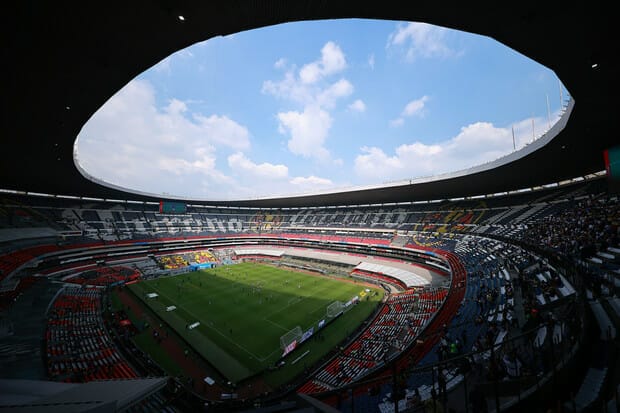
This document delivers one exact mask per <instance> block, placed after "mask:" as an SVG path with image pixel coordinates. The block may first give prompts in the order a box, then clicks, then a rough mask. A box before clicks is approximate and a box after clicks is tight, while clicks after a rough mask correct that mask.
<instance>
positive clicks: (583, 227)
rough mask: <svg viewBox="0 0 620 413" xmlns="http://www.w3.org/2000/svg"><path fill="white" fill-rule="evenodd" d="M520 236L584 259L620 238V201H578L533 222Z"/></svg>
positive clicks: (616, 244) (587, 199)
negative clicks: (569, 206)
mask: <svg viewBox="0 0 620 413" xmlns="http://www.w3.org/2000/svg"><path fill="white" fill-rule="evenodd" d="M521 239H522V240H524V241H525V242H527V243H529V244H534V245H543V246H545V247H547V248H550V249H552V250H554V251H557V252H558V253H559V254H562V255H564V256H569V257H570V256H576V257H581V258H582V259H585V258H588V257H591V256H592V255H595V254H596V253H597V252H599V251H606V250H607V248H608V247H617V246H618V245H619V240H620V200H619V199H618V197H610V196H605V195H603V196H598V197H588V198H586V199H582V200H580V201H576V202H575V204H574V205H573V206H572V207H571V208H567V209H565V210H563V211H561V212H560V213H558V214H554V215H553V216H546V217H543V218H541V219H540V220H538V221H536V222H534V223H532V224H530V225H529V226H528V229H527V231H524V232H523V233H522V234H521Z"/></svg>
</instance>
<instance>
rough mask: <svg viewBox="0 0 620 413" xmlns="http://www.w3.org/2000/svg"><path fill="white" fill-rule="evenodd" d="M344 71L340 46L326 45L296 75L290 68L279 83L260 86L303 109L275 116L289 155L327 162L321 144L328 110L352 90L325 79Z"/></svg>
mask: <svg viewBox="0 0 620 413" xmlns="http://www.w3.org/2000/svg"><path fill="white" fill-rule="evenodd" d="M346 67H347V61H346V57H345V55H344V53H343V52H342V50H341V49H340V46H338V45H337V44H336V43H334V42H332V41H329V42H327V43H325V45H324V46H323V48H322V49H321V58H320V59H318V60H315V61H313V62H310V63H307V64H305V65H303V66H302V67H301V69H300V70H299V71H297V70H296V67H295V66H291V67H290V68H289V70H287V71H286V73H285V74H284V78H283V79H281V80H280V81H272V80H266V81H265V82H263V87H262V92H263V93H267V94H271V95H273V96H275V97H277V98H281V99H286V100H290V101H292V102H294V103H297V104H300V105H302V106H303V110H299V109H296V110H289V111H281V112H279V113H278V114H277V119H278V130H279V131H280V133H282V134H284V135H288V136H289V140H288V142H287V147H288V149H289V150H290V151H291V152H292V153H293V154H295V155H300V156H303V157H305V158H314V159H317V160H320V161H323V162H324V161H328V160H329V159H330V157H331V154H330V152H329V150H328V149H327V148H326V147H325V143H326V140H327V137H328V135H329V130H330V128H331V126H332V123H333V118H332V116H331V114H330V113H329V112H328V110H330V109H333V108H334V107H335V106H336V104H337V103H338V101H339V100H341V99H342V98H345V97H347V96H350V95H351V94H352V93H353V91H354V87H353V85H352V84H351V82H349V81H348V80H347V79H346V78H340V79H338V80H337V81H330V80H328V78H329V77H330V76H333V75H335V74H338V73H340V72H342V71H343V70H344V69H346ZM362 103H363V102H362ZM357 107H358V108H359V104H358V106H357ZM334 162H336V161H334Z"/></svg>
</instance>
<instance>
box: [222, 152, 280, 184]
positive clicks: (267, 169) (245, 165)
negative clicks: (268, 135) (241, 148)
mask: <svg viewBox="0 0 620 413" xmlns="http://www.w3.org/2000/svg"><path fill="white" fill-rule="evenodd" d="M228 166H229V167H230V169H232V170H233V171H235V172H239V173H241V174H247V175H249V176H252V177H255V178H265V179H280V178H286V177H287V176H288V167H287V166H286V165H281V164H280V165H274V164H271V163H269V162H263V163H261V164H257V163H254V162H252V161H251V160H250V159H248V158H247V157H246V156H245V155H244V154H243V153H241V152H237V153H234V154H232V155H230V156H229V157H228Z"/></svg>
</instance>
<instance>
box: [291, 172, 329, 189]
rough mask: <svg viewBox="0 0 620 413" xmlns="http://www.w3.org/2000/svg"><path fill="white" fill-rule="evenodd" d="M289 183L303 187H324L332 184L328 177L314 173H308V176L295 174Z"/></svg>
mask: <svg viewBox="0 0 620 413" xmlns="http://www.w3.org/2000/svg"><path fill="white" fill-rule="evenodd" d="M290 183H291V184H293V185H297V186H303V187H325V186H331V185H333V184H334V183H333V182H332V181H331V180H330V179H327V178H319V177H318V176H314V175H310V176H308V177H304V176H296V177H295V178H293V179H291V180H290Z"/></svg>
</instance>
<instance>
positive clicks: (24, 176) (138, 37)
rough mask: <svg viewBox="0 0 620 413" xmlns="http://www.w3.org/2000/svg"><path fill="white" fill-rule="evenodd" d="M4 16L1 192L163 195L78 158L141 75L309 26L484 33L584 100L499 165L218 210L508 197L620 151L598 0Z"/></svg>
mask: <svg viewBox="0 0 620 413" xmlns="http://www.w3.org/2000/svg"><path fill="white" fill-rule="evenodd" d="M610 4H611V3H610ZM4 16H5V18H4V22H3V25H2V39H3V51H4V57H5V59H4V61H5V64H4V68H5V70H4V71H3V76H2V82H3V87H2V99H3V111H2V112H3V122H2V126H3V129H4V131H3V136H2V140H1V143H0V145H1V146H0V148H1V149H2V160H1V162H0V188H2V189H12V190H19V191H28V192H38V193H50V194H64V195H76V196H84V197H94V198H106V199H133V200H151V201H153V200H158V199H160V197H158V196H149V195H146V194H136V193H130V192H128V191H127V190H123V189H121V188H116V189H115V188H110V187H105V186H102V185H99V184H97V183H94V182H92V181H91V180H89V179H86V178H84V177H83V176H82V174H81V173H80V172H79V171H78V169H77V168H76V166H75V163H74V159H73V151H74V145H73V144H74V141H75V138H76V137H77V135H78V132H79V131H80V129H81V127H82V125H83V124H84V123H85V122H86V121H87V120H88V119H89V118H90V116H91V115H92V114H93V113H94V112H95V111H96V110H97V109H98V108H99V107H100V106H101V105H102V104H103V103H104V102H105V101H106V100H107V99H109V98H110V97H111V96H112V95H113V94H115V93H116V92H117V91H118V90H119V89H120V88H122V87H123V86H124V85H125V84H127V83H128V82H129V81H130V80H131V79H133V78H134V77H135V76H137V75H138V74H139V73H141V72H142V71H144V70H146V69H147V68H149V67H150V66H152V65H154V64H155V63H157V62H159V61H160V60H161V59H163V58H165V57H166V56H168V55H170V54H171V53H173V52H175V51H177V50H180V49H182V48H185V47H187V46H189V45H191V44H193V43H196V42H199V41H204V40H206V39H209V38H211V37H214V36H218V35H227V34H231V33H235V32H239V31H242V30H248V29H252V28H258V27H263V26H267V25H273V24H278V23H283V22H289V21H297V20H314V19H330V18H350V17H356V18H376V19H391V20H410V21H420V22H427V23H431V24H435V25H441V26H445V27H449V28H453V29H458V30H464V31H468V32H472V33H478V34H481V35H486V36H489V37H492V38H494V39H495V40H497V41H499V42H502V43H504V44H505V45H507V46H509V47H511V48H513V49H515V50H517V51H518V52H520V53H522V54H524V55H526V56H528V57H530V58H532V59H534V60H536V61H538V62H539V63H541V64H543V65H545V66H547V67H549V68H550V69H552V70H554V71H555V72H556V74H557V75H558V77H559V78H560V79H561V80H562V82H563V83H564V85H565V86H566V87H567V89H568V90H569V91H570V93H571V96H572V97H573V98H574V100H575V104H574V108H572V112H571V114H570V119H569V120H568V122H567V123H566V126H565V128H564V129H563V130H561V131H559V132H558V133H557V136H552V134H548V135H549V136H547V137H546V139H540V140H539V141H540V142H538V141H537V144H536V145H529V146H528V147H526V148H524V149H523V150H522V151H523V152H516V153H514V154H512V155H510V156H509V157H508V158H506V159H505V162H502V165H500V166H496V165H495V164H494V165H490V166H495V167H493V168H488V166H489V165H487V167H485V168H478V169H474V171H473V172H472V171H470V172H471V173H467V174H453V175H449V176H445V177H441V178H439V179H434V180H431V181H428V180H427V181H423V182H418V183H412V184H409V183H407V184H401V185H392V186H388V187H383V188H377V187H375V188H370V189H363V190H355V191H349V192H333V193H326V194H318V195H317V194H315V195H307V196H300V197H287V198H279V199H273V198H272V199H260V200H242V201H210V202H207V203H208V204H210V205H230V206H255V207H293V206H317V205H352V204H375V203H390V202H406V201H420V200H430V199H443V198H458V197H463V196H470V195H480V194H490V193H497V192H503V191H508V190H516V189H521V188H526V187H533V186H538V185H543V184H547V183H551V182H557V181H561V180H564V179H570V178H573V177H576V176H583V175H587V174H590V173H593V172H596V171H600V170H602V169H604V163H603V156H602V152H603V150H604V149H606V148H608V147H610V146H613V145H614V144H616V143H617V142H618V138H617V132H616V123H615V122H614V121H613V115H614V112H615V107H614V103H615V102H613V101H612V97H615V96H614V95H615V94H614V92H615V89H616V88H617V87H616V86H615V85H616V84H617V79H616V77H617V73H618V64H617V63H616V60H615V56H613V55H614V53H613V49H614V48H610V47H609V45H610V44H613V43H612V41H613V39H614V38H615V36H614V35H613V32H612V19H613V18H614V16H615V15H614V13H612V12H611V11H610V10H608V9H606V8H605V7H603V6H602V5H601V4H599V3H592V4H585V3H579V2H573V3H563V4H562V5H560V6H557V5H556V4H554V3H549V4H546V3H541V2H512V3H510V4H507V3H501V4H491V5H489V4H483V3H481V4H478V3H476V2H473V3H472V2H460V3H459V2H457V3H455V4H453V5H451V6H449V7H448V6H447V5H446V4H444V3H432V2H402V1H399V0H382V1H380V2H379V1H371V2H343V1H333V0H332V1H329V0H300V1H287V0H263V1H251V0H242V1H230V0H211V1H203V2H189V1H172V0H160V1H156V2H152V1H145V0H139V1H130V2H106V3H92V2H77V3H76V2H63V1H61V2H11V3H9V5H8V6H7V7H5V9H4ZM180 16H182V17H183V18H182V19H181V18H180ZM480 64H484V62H481V63H480ZM543 143H546V144H543Z"/></svg>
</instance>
